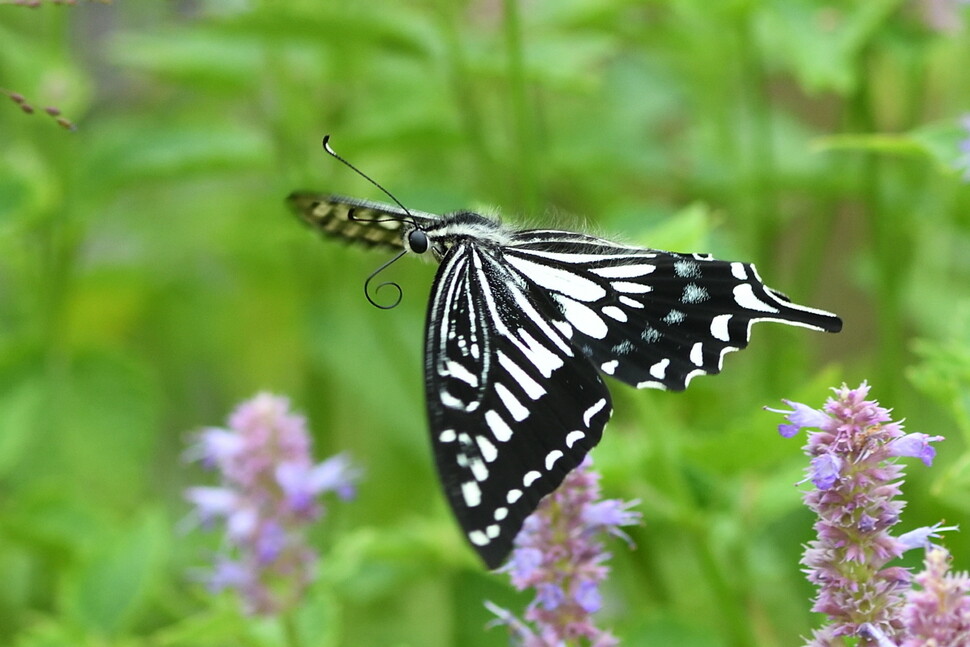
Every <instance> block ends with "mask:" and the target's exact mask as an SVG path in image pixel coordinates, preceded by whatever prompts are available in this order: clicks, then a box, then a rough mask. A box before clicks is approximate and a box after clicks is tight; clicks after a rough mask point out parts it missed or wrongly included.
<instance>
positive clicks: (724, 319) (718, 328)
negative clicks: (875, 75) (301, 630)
mask: <svg viewBox="0 0 970 647" xmlns="http://www.w3.org/2000/svg"><path fill="white" fill-rule="evenodd" d="M732 316H733V315H729V314H727V315H717V316H716V317H714V319H712V320H711V336H713V337H714V339H720V340H721V341H730V340H731V335H730V334H728V322H729V321H731V317H732Z"/></svg>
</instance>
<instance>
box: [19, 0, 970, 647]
mask: <svg viewBox="0 0 970 647" xmlns="http://www.w3.org/2000/svg"><path fill="white" fill-rule="evenodd" d="M36 4H38V5H39V6H36V7H33V8H32V7H29V6H25V5H24V3H20V2H11V1H9V0H8V1H6V2H2V3H0V88H3V90H4V92H5V94H6V95H7V97H8V98H12V100H10V101H8V100H7V98H4V97H2V96H0V644H3V645H7V644H9V645H17V646H21V647H23V646H33V645H38V646H39V645H51V646H52V645H99V646H101V645H148V644H151V645H243V644H245V645H277V644H283V643H282V642H281V638H280V636H279V634H278V632H277V631H276V630H274V629H273V627H272V625H271V624H270V623H267V622H263V621H259V620H255V619H247V618H243V616H242V615H241V613H240V611H239V608H238V604H237V602H236V601H235V599H234V598H232V596H228V595H222V596H212V595H210V594H209V593H207V592H206V590H205V589H204V587H202V586H201V585H200V584H199V583H198V582H196V581H194V580H193V579H192V577H191V576H190V574H189V573H190V570H191V569H192V568H196V567H199V566H203V565H205V563H206V561H207V559H208V558H209V556H210V555H211V552H212V551H213V550H215V549H216V548H217V547H218V545H219V541H220V539H219V537H218V535H217V534H215V533H209V534H205V533H199V532H197V531H195V530H191V529H190V530H186V527H187V525H186V524H185V523H184V520H185V519H186V517H187V515H188V513H189V507H188V505H187V504H186V503H185V502H184V500H183V498H182V492H183V490H184V488H185V487H187V486H190V485H195V484H202V483H212V480H213V477H212V476H211V475H210V474H207V473H204V472H203V471H202V470H199V469H198V467H197V466H189V465H186V463H185V461H184V460H183V459H182V456H181V455H182V453H183V452H184V450H185V446H186V442H187V441H188V440H189V439H191V435H192V433H193V431H195V430H198V429H199V428H200V427H203V426H207V425H220V424H223V422H224V420H225V417H226V415H227V414H228V413H229V412H230V411H231V410H232V408H233V407H234V406H235V404H236V403H238V402H239V401H240V400H242V399H245V398H248V397H250V396H252V395H253V394H255V393H256V392H258V391H261V390H267V391H271V392H274V393H279V394H283V395H286V396H288V397H289V398H291V400H292V402H293V406H294V407H295V408H296V409H298V410H300V411H302V412H304V413H305V414H306V415H307V416H308V418H309V421H310V425H311V428H312V430H313V434H314V442H315V453H316V456H317V459H318V460H320V459H322V458H324V457H326V456H329V455H331V454H334V453H337V452H341V451H346V452H349V453H350V454H351V455H352V456H353V458H354V459H355V460H356V461H357V462H358V464H360V465H362V466H363V468H364V469H365V471H366V476H365V478H364V480H363V481H362V483H361V484H360V488H359V492H358V496H357V498H356V500H355V501H353V502H351V503H347V504H336V505H333V506H331V507H330V509H329V510H328V514H327V516H326V518H325V519H324V520H323V521H322V522H321V523H320V524H319V525H318V527H317V528H316V529H315V530H314V535H313V541H314V545H315V547H317V548H318V549H319V550H320V551H321V553H322V557H321V562H320V573H319V577H318V580H317V582H316V584H315V585H314V587H313V589H312V591H311V595H310V597H309V598H308V600H307V602H306V604H305V606H304V608H303V610H302V611H301V613H302V616H301V618H302V619H301V622H302V623H303V626H304V631H305V635H309V636H312V637H313V639H312V640H310V641H308V642H307V643H306V644H307V645H321V646H329V645H353V646H355V647H362V646H370V645H374V646H378V645H380V646H387V645H402V646H403V645H422V646H424V647H438V646H441V647H444V646H450V645H472V646H477V645H482V646H485V645H505V644H508V636H507V633H506V631H505V630H504V629H503V628H501V627H499V628H493V629H491V630H486V629H485V625H486V623H487V622H489V620H490V619H491V618H492V616H491V615H490V614H489V613H488V611H486V610H485V608H484V607H483V606H482V602H483V600H485V599H490V600H493V601H495V602H496V603H499V604H501V605H502V606H505V607H508V608H512V609H513V610H515V609H521V608H522V606H523V605H524V604H525V603H526V602H527V601H528V598H527V597H525V596H523V595H521V594H517V593H516V592H514V591H513V590H512V589H511V588H510V587H509V585H508V582H507V578H506V577H503V576H501V575H495V574H490V573H488V572H487V571H485V569H484V567H483V566H482V564H481V563H479V562H478V561H477V559H476V557H475V555H474V554H473V553H472V552H471V551H470V549H468V548H467V547H466V546H465V545H464V543H463V539H462V537H461V535H460V533H459V532H458V529H457V526H456V524H455V523H454V522H453V520H452V518H451V516H450V512H449V511H448V509H447V507H446V506H445V503H444V501H443V497H442V495H441V493H440V491H439V486H438V484H437V482H436V477H435V474H434V471H433V465H432V459H431V451H430V446H429V441H428V435H427V434H428V432H427V429H426V422H425V413H424V401H423V397H424V396H423V393H424V390H423V384H422V374H423V370H422V340H423V326H424V311H425V305H426V300H427V293H428V289H429V287H430V283H431V280H432V278H433V273H434V269H435V268H434V267H432V266H431V265H427V264H424V263H417V262H407V261H402V262H400V263H398V264H396V265H395V266H394V267H393V269H391V270H389V272H388V274H386V275H385V276H386V277H387V278H389V279H393V280H395V281H397V282H399V283H400V284H401V285H402V286H403V288H404V300H403V302H402V304H401V306H400V307H398V308H397V309H395V310H393V311H387V312H385V311H380V310H377V309H375V308H374V307H372V306H371V305H369V304H368V303H367V301H366V300H365V298H364V295H363V291H362V285H363V281H364V279H365V278H366V277H367V275H368V274H369V273H370V272H371V271H372V270H373V269H375V268H376V267H377V266H378V265H379V264H380V263H382V262H383V261H385V260H387V255H386V254H381V253H368V252H366V251H364V250H359V249H356V248H350V247H345V246H342V245H340V244H337V243H333V242H331V241H324V240H321V239H320V238H319V236H317V235H316V234H314V233H313V232H311V231H309V230H307V229H306V228H304V227H303V226H301V225H300V224H299V222H298V221H297V220H296V219H295V218H294V217H293V216H292V215H290V214H289V213H288V212H287V210H286V208H285V206H284V202H283V200H284V198H285V197H286V195H287V194H288V193H289V192H290V191H291V190H294V189H297V188H302V189H317V190H321V191H326V192H336V193H341V194H345V195H350V196H356V197H360V198H369V199H378V200H386V198H385V196H383V195H382V194H380V192H379V191H377V189H375V188H374V187H373V186H370V185H369V184H367V183H366V182H365V181H364V180H363V179H361V178H360V177H359V176H357V175H355V174H353V173H352V172H351V171H350V170H348V169H347V168H345V167H343V166H342V165H340V164H339V163H337V162H336V161H335V160H333V159H332V158H330V157H329V156H327V155H326V154H325V153H324V152H323V150H322V149H321V147H320V140H321V137H322V136H323V135H324V134H326V133H329V134H331V135H332V145H333V146H334V148H335V149H336V150H337V151H338V152H339V153H341V154H342V155H344V156H345V157H347V158H348V159H350V160H351V161H352V162H353V163H354V164H356V165H357V166H358V167H360V168H361V169H363V170H364V171H365V172H366V173H368V174H369V175H371V176H372V177H374V178H376V179H377V180H378V181H379V182H381V183H382V184H383V185H384V186H385V187H387V188H388V189H389V190H390V191H391V192H393V193H394V194H395V195H396V196H397V198H398V199H399V200H401V202H403V203H404V204H405V205H407V206H409V207H411V208H414V209H419V210H424V211H438V212H441V211H448V210H454V209H458V208H473V209H488V210H491V211H493V212H500V213H501V214H503V217H505V218H506V219H507V220H509V221H512V222H519V223H530V224H544V225H550V224H555V225H559V226H563V227H569V228H579V229H583V230H587V231H593V232H596V233H599V234H603V235H608V236H612V237H614V238H618V239H620V240H622V241H625V242H628V243H635V244H640V245H644V246H650V247H656V248H662V249H671V250H674V251H693V252H711V253H714V254H715V255H717V256H719V257H722V258H726V259H731V260H746V261H752V262H755V263H756V264H757V265H758V268H759V270H760V272H761V275H762V277H764V278H765V280H766V282H767V283H768V284H769V285H771V286H772V287H775V288H778V289H780V290H782V291H784V292H786V293H788V294H789V295H790V296H791V297H792V298H793V299H794V300H795V301H797V302H799V303H803V304H807V305H812V306H815V307H819V308H823V309H826V310H830V311H834V312H837V313H838V314H840V315H841V316H842V317H843V319H844V321H845V328H844V331H843V332H842V333H840V334H838V335H827V334H822V333H814V332H811V331H806V330H803V329H796V328H788V327H784V326H774V325H769V324H765V325H759V326H757V327H756V328H755V332H754V333H753V340H752V345H751V347H750V348H749V350H747V351H746V352H744V353H739V354H733V355H729V356H728V357H727V359H726V362H725V371H724V373H723V374H722V375H720V376H717V377H706V378H700V379H698V380H696V381H695V382H693V383H692V384H691V388H690V390H689V391H688V392H686V393H682V394H674V393H659V392H652V391H650V392H638V391H635V390H633V389H629V388H627V387H624V386H622V385H619V384H616V383H613V384H610V387H611V390H612V392H613V396H614V400H615V408H616V413H615V415H614V418H613V420H612V422H611V423H610V425H609V426H608V428H607V430H606V433H605V434H604V439H603V442H602V443H601V445H600V447H599V448H598V449H597V450H596V452H594V456H595V460H596V466H597V468H598V469H599V470H600V471H601V472H602V473H603V475H604V481H603V482H604V488H605V491H606V494H607V495H608V496H612V497H622V498H626V499H634V498H636V499H640V500H641V504H640V506H639V508H638V509H639V510H641V511H642V512H643V514H644V519H645V522H644V524H643V525H642V526H640V527H636V528H633V529H632V530H631V533H630V534H631V536H632V539H633V541H634V542H635V544H636V548H635V549H634V550H630V549H628V548H627V546H626V545H625V544H624V543H623V542H622V541H616V542H615V543H614V544H613V545H612V546H611V550H612V552H613V553H614V558H613V561H612V564H613V567H614V574H613V576H612V578H611V580H610V581H609V583H608V586H607V588H606V590H605V596H606V607H605V609H604V610H603V611H602V613H601V614H600V622H601V623H602V624H603V625H604V626H607V627H612V629H613V630H614V632H615V633H616V634H617V635H618V636H619V637H620V638H621V640H622V643H623V644H628V645H681V646H693V645H698V646H701V645H703V646H709V645H710V646H738V647H740V646H743V645H744V646H746V645H764V646H776V645H777V646H784V645H794V644H799V642H800V638H799V637H800V636H804V635H807V634H808V633H809V632H810V631H811V628H812V627H814V626H816V625H817V624H818V623H819V622H820V618H819V617H817V616H814V615H813V614H812V613H811V612H810V611H809V608H810V602H809V600H810V598H811V596H812V595H813V590H812V588H811V587H810V586H809V584H808V583H807V582H805V581H804V579H803V575H802V573H801V571H800V565H799V563H798V560H799V557H800V554H801V550H802V545H803V544H804V543H805V542H806V541H808V540H809V539H810V538H811V537H812V529H811V525H812V522H813V519H812V517H811V515H810V514H809V513H808V512H807V511H806V510H805V509H804V508H803V507H802V505H801V495H800V489H799V488H798V487H795V486H794V484H795V483H796V482H797V481H799V480H800V479H802V478H803V470H804V468H805V465H806V462H807V459H806V458H805V457H804V456H803V455H802V453H801V450H800V445H801V444H802V442H803V440H800V439H793V440H785V439H782V438H781V437H780V436H778V434H777V432H776V426H777V424H778V423H779V422H781V420H780V417H779V416H778V415H777V414H772V413H769V412H765V411H763V409H762V407H763V406H766V405H767V406H780V402H779V400H780V399H781V398H789V399H793V400H797V401H801V402H805V403H808V404H810V405H812V406H820V405H821V404H822V402H823V401H824V399H825V398H826V397H827V395H828V393H829V391H828V389H829V388H830V387H834V386H838V385H839V384H841V383H842V382H846V383H847V384H849V385H850V386H857V385H858V384H859V383H860V382H861V381H862V380H868V381H869V383H870V384H871V385H872V395H873V396H874V397H876V398H877V399H879V400H880V401H881V403H882V404H883V405H884V406H887V407H892V408H894V415H895V416H896V417H897V418H905V419H906V428H907V429H908V430H909V431H922V432H926V433H929V434H942V435H945V436H946V437H947V440H946V442H943V443H940V444H939V446H938V449H939V457H938V459H937V462H936V463H935V464H934V466H933V467H932V468H927V467H926V466H924V465H922V464H921V463H919V462H918V461H915V462H912V464H909V465H908V468H907V472H908V473H909V474H908V477H907V481H906V484H905V486H904V488H905V489H904V491H905V498H906V500H907V501H908V502H909V504H908V507H907V508H906V510H905V512H904V514H903V521H902V523H901V524H900V525H899V526H898V528H899V529H900V531H905V530H910V529H912V528H916V527H918V526H921V525H926V524H932V523H935V522H937V521H940V520H946V522H947V523H950V524H964V525H966V524H965V522H966V520H967V516H968V513H970V497H968V493H970V471H968V470H970V467H968V465H970V454H968V452H967V450H968V444H967V441H968V439H970V300H968V296H970V261H968V259H970V189H968V186H967V183H966V182H967V179H968V178H970V175H968V173H970V171H968V169H970V143H968V142H970V129H968V128H970V123H967V122H965V121H963V120H962V119H963V115H964V113H970V84H968V73H967V70H968V61H970V32H968V28H970V25H968V24H967V21H968V18H970V9H968V8H967V6H966V3H963V2H958V1H957V0H854V1H852V0H845V1H841V2H823V1H820V0H818V1H817V0H763V1H757V0H715V1H711V0H652V1H650V0H647V1H645V0H636V1H634V0H557V1H552V0H518V1H517V0H468V1H462V0H409V1H405V0H401V1H391V2H382V3H348V2H333V1H330V0H325V1H320V0H312V1H311V0H302V1H301V0H293V1H289V2H258V1H255V0H253V1H247V0H211V1H206V0H196V1H191V0H186V1H179V2H175V1H172V2H154V3H148V2H145V3H125V2H115V3H111V4H105V3H94V2H78V3H77V4H76V5H68V4H57V3H53V2H40V3H36ZM11 95H12V97H11ZM24 105H27V106H30V107H33V108H34V111H33V114H28V113H27V112H25V110H24V108H23V106H24ZM47 107H56V108H57V109H58V110H59V111H60V116H59V117H58V118H59V119H60V120H61V123H60V124H59V123H58V122H57V121H56V119H55V118H54V117H52V116H51V115H49V114H47V113H46V112H45V108H47ZM72 125H73V126H75V129H74V130H69V129H68V127H70V126H72ZM190 525H191V524H189V526H190ZM945 543H946V544H947V545H948V546H949V548H950V549H951V551H952V552H953V553H954V555H955V558H956V562H955V566H956V568H957V569H958V570H964V569H966V568H967V567H968V566H970V541H968V539H967V537H966V535H965V534H960V533H950V534H948V535H947V537H946V540H945ZM918 562H919V556H915V557H914V558H913V560H910V561H908V562H907V564H909V565H916V564H918Z"/></svg>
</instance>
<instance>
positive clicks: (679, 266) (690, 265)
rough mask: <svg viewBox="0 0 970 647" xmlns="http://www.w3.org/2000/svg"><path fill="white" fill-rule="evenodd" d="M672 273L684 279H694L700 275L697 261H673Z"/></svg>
mask: <svg viewBox="0 0 970 647" xmlns="http://www.w3.org/2000/svg"><path fill="white" fill-rule="evenodd" d="M674 273H675V274H676V275H677V276H680V277H683V278H685V279H696V278H697V277H698V276H700V275H701V268H700V265H698V264H697V261H687V260H679V261H674Z"/></svg>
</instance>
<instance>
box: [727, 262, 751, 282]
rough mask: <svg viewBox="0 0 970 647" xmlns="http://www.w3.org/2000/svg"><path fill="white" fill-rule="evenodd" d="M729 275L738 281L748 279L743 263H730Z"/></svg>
mask: <svg viewBox="0 0 970 647" xmlns="http://www.w3.org/2000/svg"><path fill="white" fill-rule="evenodd" d="M731 274H733V275H734V278H736V279H737V280H739V281H744V280H746V279H747V278H748V273H747V272H746V271H745V269H744V263H731Z"/></svg>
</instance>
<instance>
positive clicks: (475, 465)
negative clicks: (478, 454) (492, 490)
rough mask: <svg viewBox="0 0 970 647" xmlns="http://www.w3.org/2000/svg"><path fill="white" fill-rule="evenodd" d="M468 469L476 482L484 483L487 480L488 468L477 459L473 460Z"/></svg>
mask: <svg viewBox="0 0 970 647" xmlns="http://www.w3.org/2000/svg"><path fill="white" fill-rule="evenodd" d="M469 467H470V468H471V470H472V476H474V477H475V480H476V481H484V480H485V479H487V478H488V468H487V467H485V463H483V462H482V461H481V459H479V458H473V459H472V460H471V463H470V464H469Z"/></svg>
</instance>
